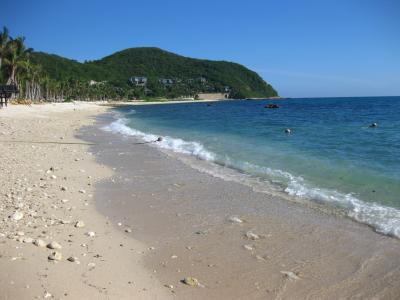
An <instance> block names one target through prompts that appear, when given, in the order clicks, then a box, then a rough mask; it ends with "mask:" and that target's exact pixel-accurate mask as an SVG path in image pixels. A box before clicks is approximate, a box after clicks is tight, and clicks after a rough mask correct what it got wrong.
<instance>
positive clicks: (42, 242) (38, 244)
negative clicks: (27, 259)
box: [33, 239, 46, 247]
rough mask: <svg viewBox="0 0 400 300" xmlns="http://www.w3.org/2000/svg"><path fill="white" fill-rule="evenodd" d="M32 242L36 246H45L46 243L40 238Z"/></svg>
mask: <svg viewBox="0 0 400 300" xmlns="http://www.w3.org/2000/svg"><path fill="white" fill-rule="evenodd" d="M33 244H34V245H35V246H38V247H45V246H46V243H45V242H44V241H43V240H41V239H37V240H35V241H34V242H33Z"/></svg>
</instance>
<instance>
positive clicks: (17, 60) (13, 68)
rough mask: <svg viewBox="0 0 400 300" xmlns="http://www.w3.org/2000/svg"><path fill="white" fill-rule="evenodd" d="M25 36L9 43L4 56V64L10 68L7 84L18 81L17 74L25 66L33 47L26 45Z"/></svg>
mask: <svg viewBox="0 0 400 300" xmlns="http://www.w3.org/2000/svg"><path fill="white" fill-rule="evenodd" d="M24 42H25V38H24V37H18V38H16V39H12V40H10V41H9V42H8V43H7V48H8V49H7V53H6V56H5V57H4V60H3V61H4V65H5V66H7V67H8V68H9V74H10V75H9V77H8V80H7V84H11V83H14V84H15V83H17V82H16V75H17V72H18V70H19V69H20V68H23V66H24V62H25V61H27V60H28V58H29V54H30V53H31V52H32V48H26V47H25V44H24Z"/></svg>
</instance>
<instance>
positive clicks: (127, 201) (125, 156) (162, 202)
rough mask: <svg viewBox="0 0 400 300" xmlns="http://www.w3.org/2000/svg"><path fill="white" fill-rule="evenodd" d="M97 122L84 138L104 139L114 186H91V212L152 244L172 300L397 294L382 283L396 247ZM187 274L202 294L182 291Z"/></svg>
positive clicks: (100, 150)
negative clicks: (94, 199) (95, 210)
mask: <svg viewBox="0 0 400 300" xmlns="http://www.w3.org/2000/svg"><path fill="white" fill-rule="evenodd" d="M98 121H99V123H98V124H97V125H96V126H94V127H91V128H87V130H86V132H83V134H82V138H83V139H84V140H86V141H96V140H97V139H99V140H107V141H109V146H106V147H97V146H92V148H93V149H97V150H94V151H93V152H94V153H97V154H96V158H97V159H98V161H99V162H101V163H104V164H106V165H108V166H110V167H111V166H112V167H113V168H115V171H116V174H117V176H116V177H115V178H114V179H115V180H114V181H113V182H112V183H104V184H100V185H99V186H98V197H97V199H99V201H98V202H97V206H98V209H99V210H100V211H101V212H102V213H103V214H104V215H106V216H107V217H109V218H110V219H114V220H118V219H119V220H124V222H125V223H127V224H129V225H131V226H132V228H136V230H135V236H137V237H138V238H139V240H141V241H144V242H145V243H146V244H149V245H152V249H153V251H152V253H151V254H152V255H150V256H147V257H146V266H147V268H148V269H149V270H153V272H154V274H155V276H156V277H157V278H159V280H160V281H161V282H162V284H165V285H167V286H173V289H172V290H173V291H174V293H175V296H176V297H177V298H178V299H181V298H182V299H187V298H190V299H232V298H234V299H259V298H260V299H276V298H281V299H293V298H299V299H304V298H307V297H308V298H311V299H320V298H323V299H337V298H338V297H339V298H340V297H342V298H351V297H354V296H355V295H357V296H360V295H361V296H360V297H364V298H369V297H371V298H372V297H375V296H376V297H378V295H380V296H382V298H387V299H392V298H395V296H396V295H398V294H400V288H397V287H396V288H394V287H393V286H388V285H387V283H386V282H387V281H391V282H398V281H397V280H398V279H397V278H398V276H400V270H399V269H398V268H397V267H395V265H397V264H398V262H400V256H399V255H398V251H400V243H399V241H398V240H397V239H394V238H391V237H388V236H384V235H381V234H378V233H376V232H374V231H373V230H372V229H371V228H370V227H369V226H366V225H364V224H360V223H358V222H355V221H353V220H351V219H349V218H347V217H343V216H340V215H334V214H327V213H324V212H322V211H318V210H315V209H312V208H309V207H306V206H304V205H302V204H299V203H296V202H290V201H287V200H285V199H282V198H280V197H277V196H273V195H268V194H265V193H261V192H257V191H254V190H253V189H252V188H250V187H248V186H245V185H242V184H238V183H236V182H230V181H225V180H222V179H221V178H216V177H213V176H212V175H210V174H205V173H203V172H200V171H199V170H196V169H193V168H192V167H191V166H188V165H187V164H185V163H183V162H182V160H181V159H178V158H177V157H176V156H177V155H174V154H172V155H170V154H167V153H165V152H162V151H160V150H159V149H155V148H154V147H150V146H149V145H137V144H135V143H137V142H138V140H137V139H136V138H134V137H127V136H121V135H118V134H113V133H109V132H104V131H103V130H101V129H99V127H101V126H103V125H104V124H109V122H111V121H112V118H110V117H103V118H100V120H98ZM178 156H179V155H178ZM183 156H184V155H183ZM199 164H201V161H199ZM111 197H112V198H113V199H114V200H113V201H112V202H110V201H109V200H108V199H109V198H111ZM149 220H151V221H150V222H149ZM333 270H334V272H332V271H333ZM288 274H289V275H288ZM384 274H390V275H388V276H389V277H390V279H389V277H387V276H386V275H384ZM186 276H193V277H195V278H197V279H198V280H199V281H200V283H201V284H202V285H203V286H204V288H197V289H193V288H190V287H187V286H185V285H184V284H182V283H181V280H182V279H183V278H185V277H186ZM385 276H386V277H385ZM265 278H268V280H265ZM382 278H384V280H383V279H382ZM382 291H383V292H382Z"/></svg>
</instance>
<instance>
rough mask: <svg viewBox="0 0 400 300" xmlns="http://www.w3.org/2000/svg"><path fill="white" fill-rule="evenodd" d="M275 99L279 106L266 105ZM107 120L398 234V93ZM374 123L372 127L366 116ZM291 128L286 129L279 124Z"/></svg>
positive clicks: (141, 109)
mask: <svg viewBox="0 0 400 300" xmlns="http://www.w3.org/2000/svg"><path fill="white" fill-rule="evenodd" d="M268 103H276V104H278V105H279V106H280V108H279V109H266V108H264V106H265V105H266V104H268ZM117 111H118V112H119V113H120V114H121V115H122V118H121V119H120V120H118V121H116V122H114V123H113V124H112V125H110V126H109V127H108V130H113V131H116V132H119V133H122V134H127V135H136V136H139V137H141V138H143V139H144V140H151V139H154V138H155V137H156V136H164V140H163V142H161V143H159V145H158V146H159V147H162V148H167V149H170V150H173V151H176V152H181V153H185V154H190V155H194V156H196V157H198V158H199V159H204V160H209V161H212V162H215V163H217V164H219V165H222V166H227V167H230V168H233V169H235V170H238V171H239V172H242V173H246V174H248V175H251V176H254V177H256V178H258V179H261V180H265V181H267V182H271V183H273V184H275V185H276V186H278V187H279V188H280V189H281V190H282V191H283V192H285V193H287V194H289V195H292V196H294V197H301V198H306V199H309V200H311V201H317V202H319V203H327V204H329V205H334V206H338V207H340V208H343V209H345V210H346V211H347V212H348V215H349V216H350V217H352V218H354V219H356V220H358V221H361V222H363V223H367V224H369V225H372V226H374V227H375V228H376V229H377V230H378V231H381V232H383V233H387V234H391V235H394V236H400V115H399V114H400V97H369V98H366V97H365V98H313V99H287V100H276V101H269V100H263V101H255V100H247V101H246V100H241V101H227V102H218V103H212V104H211V106H210V105H207V104H206V103H189V104H183V103H182V104H169V105H162V104H160V105H151V106H146V105H143V106H134V107H132V106H131V107H122V108H118V109H117ZM374 122H376V123H378V126H377V127H375V128H371V127H369V125H370V124H371V123H374ZM286 128H290V129H291V132H292V133H291V134H286V133H285V132H284V130H285V129H286Z"/></svg>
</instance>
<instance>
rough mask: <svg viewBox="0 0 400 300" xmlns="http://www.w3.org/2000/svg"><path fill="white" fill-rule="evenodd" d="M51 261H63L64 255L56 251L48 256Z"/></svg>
mask: <svg viewBox="0 0 400 300" xmlns="http://www.w3.org/2000/svg"><path fill="white" fill-rule="evenodd" d="M48 259H49V260H61V259H62V254H61V253H60V252H57V251H54V252H53V253H51V254H50V255H49V256H48Z"/></svg>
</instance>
